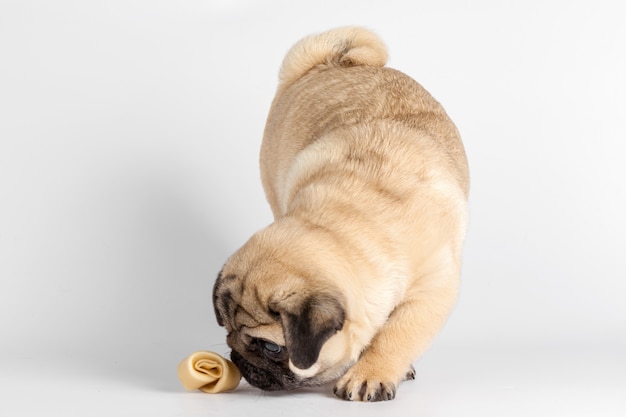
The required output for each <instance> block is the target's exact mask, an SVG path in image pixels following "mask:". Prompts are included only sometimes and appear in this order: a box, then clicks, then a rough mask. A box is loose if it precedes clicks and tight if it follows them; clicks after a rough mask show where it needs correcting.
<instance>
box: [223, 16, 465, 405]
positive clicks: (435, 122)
mask: <svg viewBox="0 0 626 417" xmlns="http://www.w3.org/2000/svg"><path fill="white" fill-rule="evenodd" d="M386 61H387V51H386V48H385V46H384V44H383V43H382V41H381V40H380V39H379V38H378V37H377V36H376V35H375V34H374V33H372V32H370V31H368V30H366V29H362V28H355V27H348V28H339V29H335V30H331V31H328V32H325V33H322V34H318V35H312V36H309V37H306V38H304V39H303V40H301V41H300V42H298V43H297V44H295V46H293V48H292V49H291V50H290V51H289V52H288V53H287V55H286V57H285V59H284V62H283V64H282V67H281V70H280V77H279V85H278V89H277V92H276V96H275V98H274V101H273V103H272V105H271V109H270V112H269V116H268V118H267V124H266V127H265V132H264V137H263V143H262V146H261V155H260V166H261V179H262V183H263V187H264V190H265V193H266V196H267V200H268V202H269V204H270V206H271V209H272V212H273V215H274V222H273V223H271V224H270V225H269V226H267V227H266V228H265V229H262V230H261V231H259V232H257V233H256V234H254V235H253V236H252V237H251V238H250V239H249V240H248V241H247V242H246V243H245V244H244V245H243V247H242V248H240V249H239V250H238V251H237V252H236V253H235V254H233V255H232V256H231V257H230V258H229V259H228V260H227V262H226V264H225V265H224V267H223V269H222V271H221V272H220V273H219V276H218V278H217V280H216V282H215V286H214V290H213V303H214V307H215V314H216V317H217V321H218V323H219V324H220V325H221V326H224V327H225V330H226V331H227V338H226V340H227V343H228V346H229V347H230V348H232V352H231V358H232V360H233V362H234V363H235V364H236V365H237V367H238V368H239V369H240V370H241V373H242V375H243V376H244V377H245V379H246V380H247V381H248V382H249V383H250V384H251V385H253V386H256V387H258V388H260V389H262V390H268V391H272V390H292V389H296V388H300V387H307V386H316V385H322V384H327V383H330V382H335V385H334V393H335V395H336V396H338V397H340V398H342V399H346V400H355V401H381V400H391V399H393V398H394V397H395V393H396V388H397V386H398V385H399V384H400V382H402V381H403V380H405V379H412V378H414V375H415V374H414V369H413V367H412V362H413V361H415V360H416V359H417V358H418V357H419V356H420V355H421V354H422V353H423V352H424V351H425V350H426V349H427V348H428V346H429V345H430V343H431V342H432V340H433V338H434V337H435V335H436V334H437V332H438V331H439V330H440V328H441V327H442V325H443V324H444V322H445V321H446V318H447V316H448V315H449V313H450V311H451V309H452V308H453V305H454V303H455V299H456V297H457V292H458V288H459V276H460V269H461V250H462V244H463V240H464V236H465V229H466V223H467V198H468V192H469V174H468V164H467V160H466V156H465V151H464V148H463V145H462V143H461V139H460V136H459V132H458V131H457V129H456V127H455V125H454V124H453V122H452V121H451V120H450V118H449V117H448V115H447V114H446V112H445V111H444V109H443V108H442V106H441V105H440V104H439V103H438V102H437V101H435V99H434V98H433V97H432V96H431V95H430V94H429V93H428V92H427V91H426V90H425V89H424V88H423V87H422V86H421V85H420V84H418V83H417V82H416V81H414V80H413V79H411V78H410V77H408V76H407V75H405V74H403V73H401V72H399V71H397V70H394V69H391V68H387V67H385V64H386Z"/></svg>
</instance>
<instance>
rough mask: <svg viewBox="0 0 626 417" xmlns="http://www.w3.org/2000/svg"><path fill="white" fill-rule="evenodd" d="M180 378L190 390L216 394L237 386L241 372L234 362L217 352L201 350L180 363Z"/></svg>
mask: <svg viewBox="0 0 626 417" xmlns="http://www.w3.org/2000/svg"><path fill="white" fill-rule="evenodd" d="M178 378H180V382H182V383H183V387H185V389H187V390H189V391H193V390H197V389H198V390H200V391H204V392H208V393H210V394H215V393H218V392H224V391H230V390H233V389H235V388H237V386H238V385H239V381H240V380H241V373H240V372H239V369H237V367H236V366H235V364H234V363H232V362H231V361H229V360H228V359H225V358H223V357H222V356H220V355H218V354H217V353H215V352H209V351H200V352H195V353H192V354H191V355H189V356H188V357H187V358H185V359H183V360H182V361H181V362H180V364H178Z"/></svg>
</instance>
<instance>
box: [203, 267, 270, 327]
mask: <svg viewBox="0 0 626 417" xmlns="http://www.w3.org/2000/svg"><path fill="white" fill-rule="evenodd" d="M213 307H214V309H215V317H216V318H217V322H218V324H219V325H220V326H224V327H225V328H226V330H227V331H228V332H232V331H233V330H237V331H238V330H241V328H242V327H248V328H254V327H256V326H258V325H259V324H265V323H263V322H262V321H260V320H262V319H264V318H266V317H265V316H266V315H267V314H266V312H265V309H264V307H263V303H262V302H261V300H260V299H259V295H258V292H257V291H256V288H255V287H254V286H246V281H245V279H243V278H242V277H240V276H238V275H234V274H224V273H223V272H220V273H219V275H218V277H217V280H216V281H215V286H214V287H213Z"/></svg>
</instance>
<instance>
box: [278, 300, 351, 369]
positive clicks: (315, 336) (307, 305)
mask: <svg viewBox="0 0 626 417" xmlns="http://www.w3.org/2000/svg"><path fill="white" fill-rule="evenodd" d="M294 298H296V297H293V298H292V300H291V302H288V303H280V304H283V305H282V306H281V305H277V306H276V307H277V308H276V311H278V312H279V313H280V315H281V319H282V325H283V331H284V334H285V342H286V344H287V350H288V351H289V357H290V359H291V362H292V363H293V364H294V365H295V366H296V367H298V368H300V369H308V368H310V367H311V366H312V365H313V364H314V363H315V362H317V358H318V357H319V354H320V350H322V346H324V343H325V342H326V341H327V340H328V339H330V337H331V336H332V335H334V334H335V333H336V332H338V331H339V330H341V329H342V328H343V323H344V321H345V316H346V313H345V310H344V307H343V303H342V301H341V300H340V299H338V298H337V297H335V296H331V295H313V296H310V297H307V298H303V299H302V300H301V301H300V300H298V301H296V302H293V301H295V300H294ZM285 304H286V305H285ZM281 307H282V308H281Z"/></svg>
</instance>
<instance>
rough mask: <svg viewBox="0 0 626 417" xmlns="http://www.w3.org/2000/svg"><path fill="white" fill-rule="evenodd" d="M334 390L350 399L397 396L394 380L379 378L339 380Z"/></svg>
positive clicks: (377, 398) (379, 399) (382, 399)
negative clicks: (384, 380)
mask: <svg viewBox="0 0 626 417" xmlns="http://www.w3.org/2000/svg"><path fill="white" fill-rule="evenodd" d="M333 392H334V393H335V395H336V396H337V397H339V398H341V399H343V400H348V401H388V400H393V399H394V398H395V396H396V386H395V384H394V383H392V382H380V381H377V380H368V381H362V380H354V381H353V380H349V381H345V382H342V381H339V382H338V383H337V384H336V385H335V389H334V391H333Z"/></svg>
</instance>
